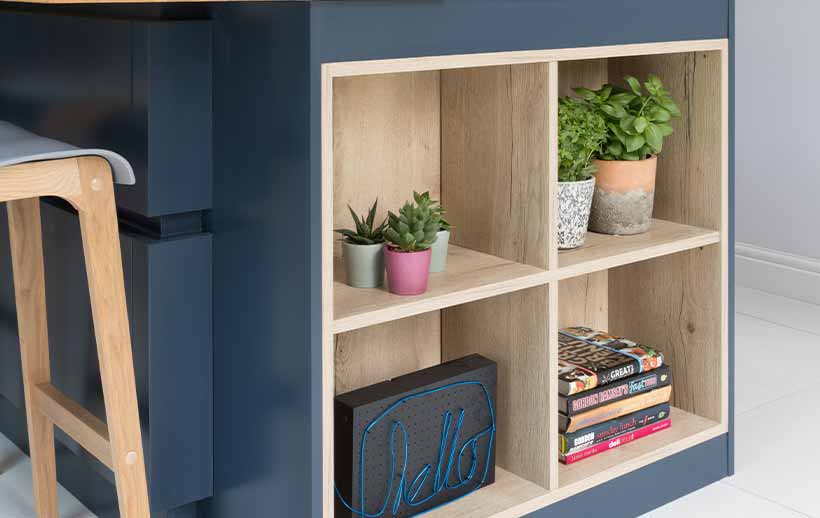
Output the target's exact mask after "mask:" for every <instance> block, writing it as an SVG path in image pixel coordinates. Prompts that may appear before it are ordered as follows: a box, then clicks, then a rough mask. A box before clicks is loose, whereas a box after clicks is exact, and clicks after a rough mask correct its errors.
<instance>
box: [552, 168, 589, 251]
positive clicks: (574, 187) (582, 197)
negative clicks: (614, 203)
mask: <svg viewBox="0 0 820 518" xmlns="http://www.w3.org/2000/svg"><path fill="white" fill-rule="evenodd" d="M594 193H595V177H592V178H590V179H589V180H584V181H583V182H558V248H559V249H561V250H568V249H570V248H578V247H579V246H581V245H583V244H584V240H585V239H586V237H587V226H588V225H589V211H590V208H591V207H592V195H593V194H594Z"/></svg>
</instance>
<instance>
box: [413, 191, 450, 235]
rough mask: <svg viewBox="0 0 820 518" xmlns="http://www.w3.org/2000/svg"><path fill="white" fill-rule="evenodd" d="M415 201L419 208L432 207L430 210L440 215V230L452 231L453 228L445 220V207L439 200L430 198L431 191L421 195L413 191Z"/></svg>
mask: <svg viewBox="0 0 820 518" xmlns="http://www.w3.org/2000/svg"><path fill="white" fill-rule="evenodd" d="M413 199H414V200H416V203H417V204H418V205H419V207H430V209H431V210H432V211H433V212H435V213H436V214H438V217H439V223H440V228H439V230H450V229H451V228H452V226H451V225H450V224H449V223H448V222H447V220H445V219H444V214H445V213H446V212H447V211H445V210H444V207H442V206H441V204H440V203H439V202H438V200H433V199H431V197H430V191H425V192H423V193H421V194H419V193H417V192H416V191H413Z"/></svg>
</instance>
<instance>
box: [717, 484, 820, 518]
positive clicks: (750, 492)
mask: <svg viewBox="0 0 820 518" xmlns="http://www.w3.org/2000/svg"><path fill="white" fill-rule="evenodd" d="M718 483H720V484H726V485H727V486H729V487H732V488H734V489H737V490H738V491H741V492H743V493H746V494H747V495H750V496H753V497H756V498H759V499H761V500H765V501H767V502H769V503H772V504H775V505H777V506H778V507H782V508H783V509H786V510H787V511H791V512H793V513H795V514H799V515H800V516H805V517H806V518H818V517H817V516H815V515H811V514H807V513H804V512H803V511H800V510H798V509H795V508H793V507H789V506H788V505H786V504H783V503H781V502H778V501H777V500H773V499H771V498H769V497H768V496H765V495H761V494H758V493H755V492H754V491H749V490H748V489H745V488H742V487H738V486H736V485H734V484H732V482H731V479H723V480H721V481H719V482H718Z"/></svg>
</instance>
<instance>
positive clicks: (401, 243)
mask: <svg viewBox="0 0 820 518" xmlns="http://www.w3.org/2000/svg"><path fill="white" fill-rule="evenodd" d="M440 228H441V218H440V216H439V213H438V212H437V211H435V210H433V208H432V207H430V206H429V205H424V204H416V203H410V202H407V203H405V204H404V207H402V208H401V210H400V211H399V213H398V214H394V213H392V212H390V213H389V214H388V216H387V229H386V230H385V231H384V237H385V238H386V239H387V241H388V243H387V244H386V245H385V247H384V263H385V266H386V267H387V286H388V289H389V290H390V293H395V294H396V295H420V294H422V293H424V292H425V291H427V281H428V280H429V277H430V258H431V256H432V251H431V250H430V247H432V246H433V243H435V242H436V234H437V233H438V232H439V229H440Z"/></svg>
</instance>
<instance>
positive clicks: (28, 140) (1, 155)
mask: <svg viewBox="0 0 820 518" xmlns="http://www.w3.org/2000/svg"><path fill="white" fill-rule="evenodd" d="M82 156H100V157H103V158H105V159H106V160H108V163H109V164H111V170H112V172H113V173H114V183H118V184H124V185H133V184H134V182H135V180H134V170H133V169H132V168H131V164H129V163H128V161H127V160H126V159H125V158H123V157H122V156H121V155H118V154H117V153H114V152H113V151H108V150H105V149H81V148H78V147H76V146H72V145H71V144H66V143H65V142H60V141H59V140H54V139H50V138H46V137H41V136H39V135H35V134H34V133H31V132H30V131H26V130H24V129H23V128H20V127H19V126H15V125H14V124H11V123H10V122H6V121H0V167H5V166H10V165H18V164H25V163H28V162H37V161H41V160H57V159H60V158H75V157H82Z"/></svg>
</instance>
